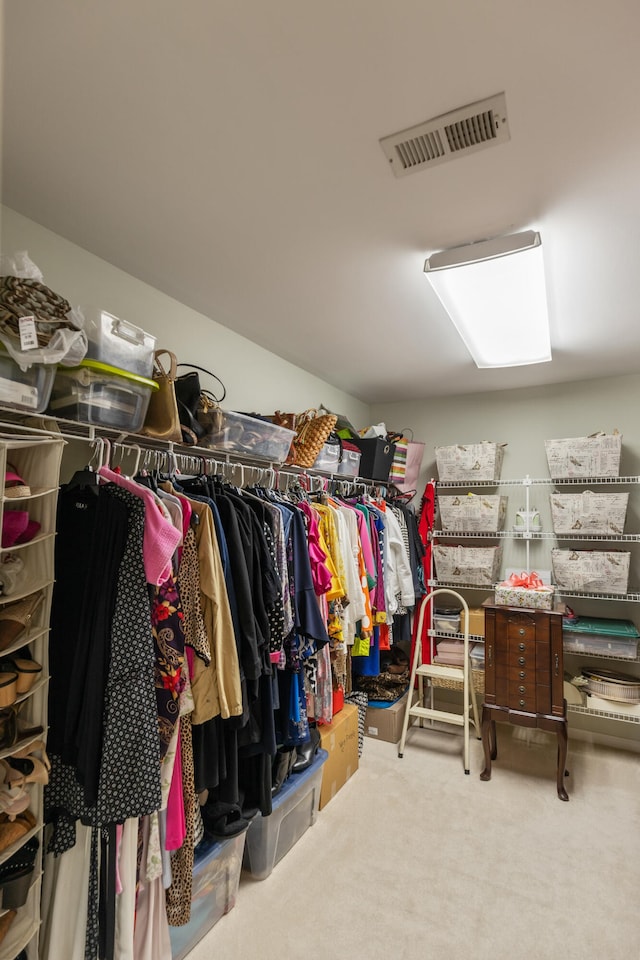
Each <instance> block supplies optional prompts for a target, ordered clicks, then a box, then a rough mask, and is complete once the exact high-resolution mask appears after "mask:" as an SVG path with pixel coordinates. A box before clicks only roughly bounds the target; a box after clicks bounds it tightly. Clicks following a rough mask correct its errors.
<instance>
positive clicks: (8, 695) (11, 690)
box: [0, 669, 18, 708]
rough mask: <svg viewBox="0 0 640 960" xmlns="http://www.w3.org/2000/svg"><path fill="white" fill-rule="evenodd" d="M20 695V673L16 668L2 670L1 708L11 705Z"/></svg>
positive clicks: (0, 674) (0, 682) (0, 685)
mask: <svg viewBox="0 0 640 960" xmlns="http://www.w3.org/2000/svg"><path fill="white" fill-rule="evenodd" d="M17 696H18V674H17V673H16V671H15V670H7V669H5V670H4V672H0V708H3V707H10V706H11V704H13V703H15V702H16V697H17Z"/></svg>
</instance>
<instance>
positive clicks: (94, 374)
mask: <svg viewBox="0 0 640 960" xmlns="http://www.w3.org/2000/svg"><path fill="white" fill-rule="evenodd" d="M157 389H158V384H157V383H156V382H155V380H149V379H147V377H140V376H138V374H136V373H129V372H128V371H127V370H120V369H119V368H117V367H111V366H109V364H106V363H100V362H99V361H98V360H83V361H82V363H80V364H79V365H78V366H77V367H58V369H57V371H56V378H55V380H54V382H53V389H52V391H51V400H50V401H49V413H51V414H53V415H54V416H55V417H62V418H63V419H65V420H79V421H80V422H81V423H92V424H95V425H96V426H101V427H113V428H115V429H118V430H122V431H126V432H127V433H138V431H139V430H141V428H142V425H143V424H144V418H145V416H146V413H147V407H148V406H149V400H150V398H151V394H152V392H153V391H154V390H157Z"/></svg>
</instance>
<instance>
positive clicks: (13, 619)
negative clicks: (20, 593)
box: [0, 590, 44, 653]
mask: <svg viewBox="0 0 640 960" xmlns="http://www.w3.org/2000/svg"><path fill="white" fill-rule="evenodd" d="M43 600H44V592H43V591H42V590H39V591H38V592H37V593H32V594H31V596H29V597H25V598H24V599H23V600H18V602H17V603H9V604H7V605H6V606H4V607H2V609H0V653H1V652H2V651H3V650H6V649H7V647H10V646H11V644H12V643H15V641H16V640H17V639H18V637H20V635H21V634H22V633H24V632H25V631H28V630H29V628H30V626H31V622H32V620H33V618H34V616H35V614H36V613H37V611H38V608H39V607H40V604H41V603H42V601H43ZM25 642H26V641H25Z"/></svg>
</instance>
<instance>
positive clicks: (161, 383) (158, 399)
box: [142, 350, 182, 443]
mask: <svg viewBox="0 0 640 960" xmlns="http://www.w3.org/2000/svg"><path fill="white" fill-rule="evenodd" d="M163 354H166V355H167V356H168V357H169V369H168V370H165V368H164V367H163V365H162V363H161V361H160V357H161V356H162V355H163ZM176 368H177V360H176V355H175V353H171V351H170V350H156V352H155V353H154V355H153V379H154V380H155V382H156V383H157V384H158V389H157V390H154V391H153V393H152V394H151V399H150V401H149V408H148V410H147V416H146V419H145V421H144V427H143V428H142V430H143V433H146V435H147V436H148V437H153V438H154V440H170V441H172V442H173V443H182V429H181V427H180V417H179V416H178V401H177V400H176Z"/></svg>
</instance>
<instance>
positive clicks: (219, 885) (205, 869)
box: [169, 830, 247, 960]
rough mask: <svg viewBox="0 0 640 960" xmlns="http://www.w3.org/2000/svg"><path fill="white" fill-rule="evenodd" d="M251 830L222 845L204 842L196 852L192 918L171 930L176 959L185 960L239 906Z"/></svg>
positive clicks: (224, 841)
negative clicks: (247, 839)
mask: <svg viewBox="0 0 640 960" xmlns="http://www.w3.org/2000/svg"><path fill="white" fill-rule="evenodd" d="M246 835H247V831H246V830H243V832H242V833H241V834H239V835H238V836H237V837H231V838H230V839H229V840H223V841H222V842H220V843H217V842H214V841H211V840H203V841H202V843H199V844H198V846H197V847H196V850H195V862H194V865H193V887H192V892H191V919H190V920H189V923H187V924H185V925H184V926H182V927H169V934H170V937H171V956H172V960H184V958H185V957H186V956H187V955H188V954H189V953H191V951H192V950H193V948H194V947H195V945H196V944H197V943H198V942H199V941H200V940H202V938H203V937H204V936H205V935H206V934H207V933H208V932H209V930H211V928H212V927H213V926H215V924H216V923H217V922H218V920H220V918H221V917H223V916H224V915H225V913H229V911H230V910H231V909H232V907H234V906H235V902H236V897H237V895H238V885H239V883H240V870H241V868H242V854H243V850H244V843H245V837H246Z"/></svg>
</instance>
